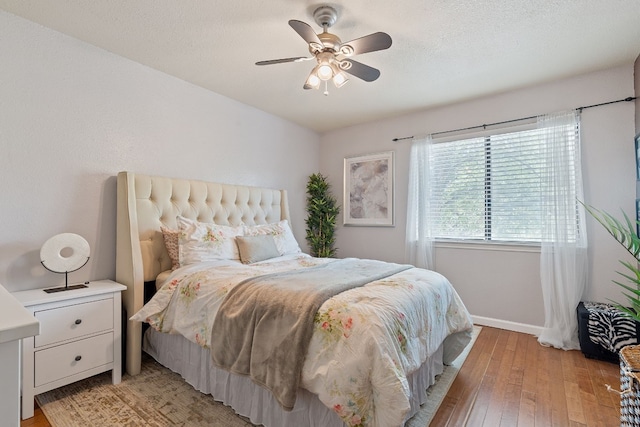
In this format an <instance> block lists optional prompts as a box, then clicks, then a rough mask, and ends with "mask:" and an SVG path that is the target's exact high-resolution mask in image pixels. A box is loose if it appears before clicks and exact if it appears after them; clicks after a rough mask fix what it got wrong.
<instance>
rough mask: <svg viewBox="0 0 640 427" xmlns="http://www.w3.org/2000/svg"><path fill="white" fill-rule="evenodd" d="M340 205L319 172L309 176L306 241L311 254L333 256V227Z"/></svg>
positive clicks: (325, 179)
mask: <svg viewBox="0 0 640 427" xmlns="http://www.w3.org/2000/svg"><path fill="white" fill-rule="evenodd" d="M339 213H340V207H339V206H338V203H337V202H336V199H335V197H333V195H332V194H331V185H330V184H329V182H327V178H326V177H324V176H323V175H322V174H320V173H314V174H312V175H310V176H309V181H308V182H307V219H306V223H307V242H308V243H309V247H310V249H311V255H313V256H315V257H334V256H335V254H336V249H335V248H334V247H333V245H334V244H335V228H336V218H337V217H338V214H339Z"/></svg>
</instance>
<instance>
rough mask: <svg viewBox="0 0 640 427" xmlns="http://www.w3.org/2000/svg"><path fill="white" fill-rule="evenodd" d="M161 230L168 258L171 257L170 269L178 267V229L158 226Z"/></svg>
mask: <svg viewBox="0 0 640 427" xmlns="http://www.w3.org/2000/svg"><path fill="white" fill-rule="evenodd" d="M160 231H162V237H163V238H164V246H165V247H166V248H167V253H168V254H169V259H171V270H175V269H176V268H178V267H180V249H179V241H178V240H179V237H180V231H178V230H172V229H170V228H167V227H165V226H161V227H160Z"/></svg>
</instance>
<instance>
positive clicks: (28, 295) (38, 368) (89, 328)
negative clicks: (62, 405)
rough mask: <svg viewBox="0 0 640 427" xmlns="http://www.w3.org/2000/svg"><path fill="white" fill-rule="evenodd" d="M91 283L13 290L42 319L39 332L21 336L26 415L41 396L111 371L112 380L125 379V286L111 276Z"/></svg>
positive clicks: (23, 407)
mask: <svg viewBox="0 0 640 427" xmlns="http://www.w3.org/2000/svg"><path fill="white" fill-rule="evenodd" d="M86 284H87V287H86V288H82V289H73V290H69V291H64V292H55V293H46V292H44V290H42V289H33V290H28V291H20V292H14V293H13V294H12V295H13V296H14V297H15V298H16V299H17V300H18V301H19V302H21V303H22V305H23V306H24V307H25V308H26V309H27V310H28V311H29V312H31V313H32V314H33V316H34V317H35V318H36V319H38V321H39V322H40V335H37V336H35V337H31V338H25V339H23V340H22V419H26V418H31V417H32V416H33V398H34V396H35V395H37V394H40V393H44V392H46V391H49V390H52V389H54V388H58V387H61V386H63V385H66V384H70V383H72V382H75V381H78V380H81V379H84V378H88V377H90V376H93V375H96V374H99V373H101V372H105V371H109V370H111V371H112V376H111V378H112V382H113V384H118V383H119V382H120V377H121V374H122V365H121V359H122V352H121V349H122V342H121V338H122V337H121V323H122V319H121V313H122V311H121V310H122V307H121V296H120V292H122V291H123V290H125V289H126V286H124V285H121V284H119V283H116V282H113V281H111V280H97V281H93V282H88V283H86Z"/></svg>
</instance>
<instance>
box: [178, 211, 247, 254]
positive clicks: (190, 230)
mask: <svg viewBox="0 0 640 427" xmlns="http://www.w3.org/2000/svg"><path fill="white" fill-rule="evenodd" d="M177 221H178V227H179V230H180V236H179V239H178V242H179V258H180V265H181V266H184V265H187V264H194V263H198V262H204V261H213V260H219V259H233V260H239V259H240V255H239V254H238V245H236V236H242V232H243V229H242V226H238V227H229V226H227V225H217V224H213V223H204V222H198V221H194V220H191V219H188V218H184V217H182V216H179V217H178V218H177Z"/></svg>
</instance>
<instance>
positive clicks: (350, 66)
mask: <svg viewBox="0 0 640 427" xmlns="http://www.w3.org/2000/svg"><path fill="white" fill-rule="evenodd" d="M339 65H340V69H342V70H343V71H345V72H346V73H349V74H351V75H352V76H354V77H357V78H359V79H362V80H364V81H365V82H372V81H374V80H376V79H377V78H378V77H380V70H378V69H376V68H373V67H370V66H368V65H364V64H363V63H361V62H358V61H354V60H353V59H343V60H342V61H340V64H339Z"/></svg>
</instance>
